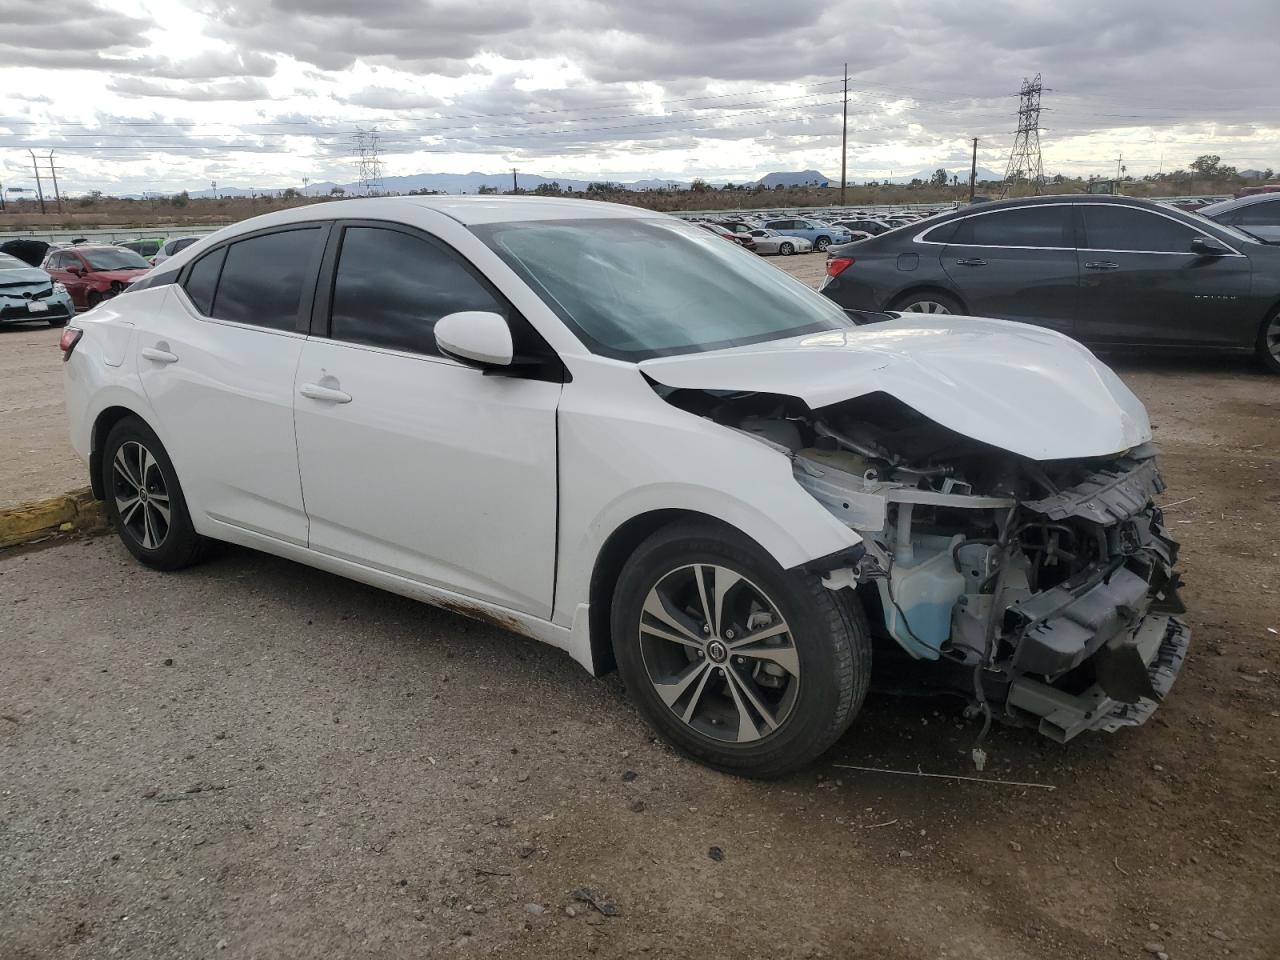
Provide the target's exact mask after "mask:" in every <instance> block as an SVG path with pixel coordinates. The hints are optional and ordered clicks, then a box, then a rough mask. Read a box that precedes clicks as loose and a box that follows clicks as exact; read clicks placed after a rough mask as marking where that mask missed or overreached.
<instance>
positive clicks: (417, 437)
mask: <svg viewBox="0 0 1280 960" xmlns="http://www.w3.org/2000/svg"><path fill="white" fill-rule="evenodd" d="M342 229H343V232H342V237H341V246H340V247H339V250H338V256H337V262H336V266H335V274H334V281H333V285H332V299H331V303H330V304H329V305H328V307H327V309H326V308H325V307H324V306H323V305H322V307H321V310H320V311H319V312H320V313H321V314H322V328H323V329H322V330H321V332H322V333H326V334H327V335H326V336H316V337H312V338H311V339H309V340H308V341H307V343H306V346H305V347H304V348H303V352H302V361H301V363H300V364H299V367H298V376H297V382H296V389H297V396H296V398H295V405H296V407H295V409H296V423H297V435H298V454H299V462H300V467H301V473H302V488H303V494H304V497H305V500H306V507H307V515H308V517H309V520H310V529H311V536H310V546H311V548H312V549H313V550H317V551H320V552H322V553H326V554H330V555H332V556H336V557H341V558H344V559H348V560H353V561H356V562H359V563H362V564H364V565H366V566H369V567H373V568H376V569H379V570H382V571H384V572H388V573H393V574H397V575H400V576H404V577H408V578H410V579H413V580H417V581H419V582H422V583H427V584H431V585H433V586H437V587H441V588H444V589H447V590H452V591H454V592H457V593H461V594H464V595H466V596H469V597H474V598H476V599H480V600H485V601H489V602H492V603H496V604H500V605H502V606H505V607H508V608H510V609H513V610H517V611H520V612H522V613H528V614H532V615H534V616H539V617H549V616H550V614H551V601H552V590H553V587H554V582H555V578H554V574H555V530H556V406H557V404H558V402H559V399H560V390H561V385H560V383H559V382H548V381H545V380H536V379H521V378H517V377H504V376H486V375H485V374H484V372H483V371H481V370H478V369H475V368H473V367H469V366H465V365H463V364H461V363H457V362H455V361H453V360H450V359H448V358H446V357H442V356H440V354H439V352H438V351H437V349H436V345H435V337H434V334H433V332H432V328H433V325H434V323H435V321H436V320H438V319H439V318H440V317H442V316H445V315H446V314H450V313H454V312H457V311H461V310H487V311H494V312H499V313H503V314H505V315H507V316H508V318H509V319H511V320H513V321H514V319H515V318H514V316H513V314H512V308H511V307H510V306H509V305H507V304H506V302H505V301H504V300H503V299H502V298H501V296H500V295H499V294H497V293H496V291H494V290H492V288H491V287H490V286H489V285H488V284H487V283H486V282H485V281H484V280H482V279H481V278H480V277H479V275H478V274H477V273H476V272H475V271H474V270H473V269H472V268H471V267H470V265H469V264H467V263H466V262H465V261H463V260H462V259H461V258H460V257H459V256H458V255H457V254H456V253H454V251H452V250H451V249H449V248H447V247H446V246H445V245H443V244H442V243H440V242H439V241H437V240H436V239H434V238H431V237H428V236H426V235H425V234H422V233H419V232H417V231H415V230H412V229H410V228H407V227H403V228H402V227H393V226H390V225H385V224H384V225H377V224H365V223H353V224H348V225H346V226H345V227H343V228H342ZM322 286H323V285H322Z"/></svg>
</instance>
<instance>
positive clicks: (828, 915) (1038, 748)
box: [0, 257, 1280, 960]
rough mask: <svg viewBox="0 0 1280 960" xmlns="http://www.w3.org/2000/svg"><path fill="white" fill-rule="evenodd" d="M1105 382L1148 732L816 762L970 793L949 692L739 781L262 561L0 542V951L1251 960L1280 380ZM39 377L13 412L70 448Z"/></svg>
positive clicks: (592, 699)
mask: <svg viewBox="0 0 1280 960" xmlns="http://www.w3.org/2000/svg"><path fill="white" fill-rule="evenodd" d="M813 259H814V260H815V262H816V259H817V258H813ZM792 260H794V261H798V262H799V263H801V264H802V265H804V266H806V267H807V266H808V264H807V263H805V260H806V258H799V257H797V258H792ZM784 263H786V261H784ZM787 266H788V267H790V266H791V264H790V263H787ZM819 271H820V264H819ZM50 332H51V331H34V330H33V331H30V332H18V333H8V332H6V333H4V334H3V336H0V348H4V347H7V344H8V343H9V342H10V340H11V339H14V338H17V339H19V340H23V341H25V340H26V339H27V338H32V339H35V338H41V337H47V336H48V334H49V333H50ZM49 346H50V348H52V343H50V344H49ZM54 356H55V357H56V353H55V354H54ZM1118 369H1119V370H1120V372H1121V374H1122V376H1123V377H1124V378H1125V379H1126V381H1127V382H1128V383H1129V384H1130V385H1131V386H1132V387H1133V388H1134V389H1135V390H1136V391H1137V392H1138V393H1139V395H1140V396H1141V397H1142V398H1143V399H1144V401H1146V403H1147V404H1148V406H1149V409H1150V411H1151V415H1152V419H1153V421H1154V422H1155V424H1156V425H1157V427H1158V429H1157V438H1158V440H1159V441H1160V442H1161V443H1162V445H1163V449H1164V470H1165V474H1166V478H1167V479H1168V481H1169V485H1170V489H1169V491H1168V493H1167V494H1166V496H1165V500H1166V502H1168V503H1170V504H1176V505H1173V506H1170V508H1169V512H1168V518H1169V521H1170V525H1171V526H1172V528H1173V530H1174V531H1175V532H1176V533H1177V534H1178V535H1179V536H1180V537H1181V538H1182V540H1183V543H1184V554H1183V563H1182V569H1183V572H1184V575H1185V576H1186V578H1187V581H1188V586H1187V588H1186V590H1185V598H1186V600H1187V603H1188V606H1189V607H1190V611H1191V612H1190V614H1189V619H1190V622H1191V625H1192V627H1193V630H1194V631H1195V640H1194V645H1193V648H1192V653H1191V656H1190V657H1189V659H1188V662H1187V665H1186V667H1185V669H1184V672H1183V676H1182V678H1181V680H1180V682H1179V683H1178V684H1177V685H1176V686H1175V688H1174V691H1173V693H1172V694H1171V696H1170V698H1169V701H1168V703H1166V704H1165V706H1164V707H1163V708H1162V709H1161V711H1160V712H1159V713H1158V714H1157V715H1156V718H1155V719H1154V720H1153V721H1152V722H1151V723H1150V724H1148V725H1147V726H1146V727H1144V728H1141V729H1138V730H1130V731H1124V732H1122V733H1120V734H1117V735H1114V736H1091V737H1085V738H1081V739H1078V740H1077V741H1075V742H1073V743H1071V744H1069V745H1067V746H1065V747H1063V746H1058V745H1055V744H1052V743H1049V742H1047V741H1043V740H1040V739H1038V738H1037V737H1036V736H1034V735H1032V734H1031V733H1029V732H1027V731H1020V730H1006V729H997V730H996V731H995V732H994V734H993V736H992V738H991V740H990V742H989V744H988V747H987V749H988V752H989V754H990V755H991V760H990V761H989V763H988V767H987V770H986V772H985V773H984V776H990V777H999V778H1005V779H1009V780H1017V781H1026V782H1031V783H1039V784H1046V785H1051V786H1054V787H1056V789H1055V790H1054V791H1052V792H1050V791H1047V790H1040V789H1032V788H1020V787H1007V786H997V785H990V784H979V783H969V782H956V781H948V780H938V779H925V778H919V777H910V776H895V775H889V774H882V773H868V772H859V771H852V770H848V769H843V768H840V767H838V766H836V764H858V765H864V766H874V767H881V768H889V769H893V770H905V771H914V770H917V769H919V770H922V771H926V772H940V773H954V774H964V775H967V774H972V773H973V770H972V767H971V765H969V764H968V762H967V759H966V755H967V751H968V747H969V745H970V743H971V741H972V738H973V736H974V733H975V729H974V727H973V726H972V725H970V724H968V723H966V722H965V721H964V720H963V719H962V717H961V716H960V713H959V710H958V707H957V706H956V705H954V704H952V703H950V702H942V701H939V702H935V701H929V700H913V699H905V698H894V697H887V696H873V697H871V698H870V700H869V701H868V704H867V706H866V708H865V709H864V712H863V714H862V716H861V717H860V718H859V720H858V722H857V723H856V724H855V725H854V727H853V728H852V729H851V730H850V732H849V733H848V734H847V735H846V736H845V738H844V739H843V740H842V741H841V742H840V743H839V744H838V745H837V747H836V748H835V750H833V752H832V753H831V754H830V755H829V756H828V757H826V758H825V759H824V761H823V762H822V763H821V764H820V765H819V766H816V767H814V768H812V769H811V770H809V771H807V772H805V773H803V774H800V775H798V776H796V777H793V778H791V779H789V780H786V781H783V782H779V783H772V784H758V783H751V782H745V781H740V780H735V779H732V778H729V777H725V776H722V775H719V774H716V773H713V772H710V771H707V770H705V769H702V768H700V767H697V766H695V765H692V764H690V763H688V762H685V761H681V760H679V759H678V758H677V757H676V756H675V755H673V754H672V753H671V752H670V751H669V750H667V749H666V748H665V747H663V746H662V745H661V744H658V743H655V742H653V741H652V740H651V738H650V737H649V735H648V733H647V731H646V728H645V727H644V726H643V724H642V723H641V721H640V719H639V718H638V716H637V715H636V714H635V713H634V711H633V710H632V709H631V708H630V706H629V705H628V704H627V701H626V700H625V697H624V693H623V691H622V690H621V689H620V687H619V685H618V682H617V680H616V678H609V679H606V680H600V681H597V680H592V679H591V678H589V677H587V676H586V675H585V674H584V673H582V672H581V670H580V669H579V668H577V667H576V666H575V665H573V664H572V663H571V662H570V661H569V660H568V658H566V657H565V656H563V655H562V654H560V653H559V652H557V651H555V650H552V649H550V648H546V647H541V646H539V645H537V644H535V643H533V642H530V641H525V640H523V639H520V638H516V637H513V636H511V635H509V634H505V633H503V632H501V631H499V630H497V629H494V628H492V627H489V626H486V625H481V624H476V623H471V622H468V621H466V620H463V619H460V618H458V617H456V616H454V615H451V614H448V613H445V612H443V611H439V610H435V609H432V608H430V607H426V606H422V605H418V604H415V603H413V602H411V601H407V600H403V599H401V598H398V597H394V596H390V595H387V594H383V593H379V592H377V591H375V590H372V589H369V588H366V587H363V586H360V585H358V584H354V583H350V582H348V581H344V580H341V579H338V578H335V577H332V576H329V575H327V574H324V573H320V572H317V571H313V570H309V569H307V568H304V567H300V566H297V565H295V564H291V563H288V562H285V561H282V560H277V559H274V558H270V557H265V556H261V555H257V554H253V553H251V552H248V551H244V550H240V549H234V548H225V549H223V550H221V551H220V552H219V553H218V554H217V555H216V556H215V557H214V558H213V559H212V560H211V561H210V562H208V563H206V564H204V565H202V566H200V567H197V568H194V569H192V570H189V571H186V572H183V573H181V574H173V575H163V574H157V573H153V572H151V571H149V570H146V569H144V568H142V567H140V566H138V565H137V564H135V563H134V562H133V561H132V560H131V558H129V556H128V554H127V553H126V552H125V551H124V549H123V548H122V547H120V546H119V545H118V543H117V542H116V541H115V540H114V539H113V538H99V539H91V540H70V541H54V542H51V543H47V544H42V545H39V546H37V547H35V548H28V549H26V550H25V551H9V552H7V553H0V642H3V644H4V654H3V657H0V851H3V854H4V855H3V856H2V857H0V958H4V960H10V958H13V960H17V958H24V960H25V958H42V960H43V958H50V957H56V958H88V957H101V956H108V955H113V956H119V957H128V958H148V960H149V958H154V957H177V956H181V957H201V956H209V957H228V958H232V957H270V958H281V957H313V956H317V955H325V956H359V955H378V956H387V955H390V956H402V955H403V956H436V955H458V956H513V957H514V956H520V957H525V956H537V957H542V956H546V957H560V956H581V955H586V954H593V953H594V954H596V955H598V956H628V957H634V956H639V955H644V954H648V955H651V956H664V957H665V956H678V957H680V956H694V955H698V956H701V957H720V956H733V957H744V958H750V957H761V958H766V957H767V958H784V957H786V958H789V957H866V958H873V957H874V958H888V960H894V958H913V960H914V958H920V960H925V958H929V960H933V958H941V957H947V958H973V960H978V958H983V960H1006V958H1008V960H1012V958H1041V957H1044V958H1081V960H1085V958H1088V960H1093V958H1098V957H1111V956H1115V957H1133V958H1141V957H1151V956H1153V955H1155V952H1156V950H1160V951H1162V952H1164V953H1166V954H1167V955H1168V956H1169V957H1171V958H1174V960H1182V958H1196V960H1199V958H1209V957H1231V958H1258V960H1274V958H1275V957H1276V956H1277V955H1280V894H1278V893H1277V889H1280V823H1278V822H1277V821H1278V820H1280V817H1278V816H1277V810H1278V807H1277V791H1278V789H1280V772H1278V771H1280V742H1278V738H1280V652H1278V650H1277V647H1278V645H1280V638H1278V637H1277V636H1276V635H1275V634H1274V633H1272V632H1269V631H1270V630H1276V629H1280V562H1278V561H1277V557H1280V543H1278V542H1277V531H1278V530H1280V493H1277V492H1276V482H1275V481H1276V477H1277V465H1278V461H1280V432H1277V430H1276V422H1277V416H1278V415H1280V379H1277V378H1269V377H1267V376H1265V375H1263V374H1261V373H1258V372H1255V371H1254V369H1253V368H1252V367H1251V366H1250V365H1248V364H1247V363H1241V362H1236V361H1194V360H1190V361H1168V362H1159V363H1157V362H1154V361H1149V360H1136V359H1121V360H1119V361H1118ZM10 382H11V381H9V380H8V379H7V378H6V381H5V383H6V388H5V390H6V398H8V396H9V391H10V386H9V384H10ZM25 389H26V388H25V387H23V388H20V390H19V392H20V393H22V394H23V395H26V394H25ZM60 393H61V391H60V389H58V390H57V393H56V395H55V396H54V397H51V398H48V399H47V403H46V402H44V401H41V400H40V398H39V397H37V396H35V394H34V392H33V394H32V396H31V398H30V399H28V400H26V401H24V402H25V403H27V405H28V407H29V408H30V409H36V410H39V409H44V408H45V407H46V406H47V407H48V409H49V411H51V412H50V413H49V414H48V416H49V417H50V419H54V420H57V421H58V422H57V423H56V425H55V426H52V427H51V428H50V431H49V433H50V435H51V436H54V437H56V439H57V440H58V441H59V442H62V443H63V444H65V441H64V440H62V438H63V437H64V436H65V431H64V428H63V424H62V423H61V416H62V415H61V413H60V412H58V413H57V414H56V416H55V415H54V414H53V413H52V411H53V410H55V409H58V408H59V405H60V403H61V397H60ZM10 436H11V435H6V437H5V442H6V447H5V449H6V450H7V449H10V447H9V446H8V444H9V442H10V439H9V438H10ZM6 459H7V458H6ZM73 462H74V461H73ZM47 476H48V477H55V476H57V471H54V470H51V471H49V473H48V474H47ZM59 482H60V478H59ZM82 482H83V481H82V480H81V479H80V477H79V476H78V475H77V476H75V477H74V479H73V480H72V483H73V484H78V483H82ZM57 489H61V487H58V488H57ZM38 492H53V491H52V490H49V489H48V488H47V487H46V489H45V490H40V491H38ZM1177 501H1185V502H1180V503H1179V502H1177ZM583 888H586V890H588V891H590V895H589V896H588V894H587V893H585V892H582V893H580V894H579V895H580V896H583V897H587V898H588V899H591V898H592V897H593V898H594V899H595V902H596V903H597V904H598V907H599V908H597V907H592V906H591V905H590V904H589V903H586V902H584V901H583V900H581V899H577V898H575V892H578V891H582V890H583ZM570 911H572V915H571V914H570ZM602 911H604V912H602ZM615 911H616V913H615ZM606 912H607V913H613V914H614V915H606Z"/></svg>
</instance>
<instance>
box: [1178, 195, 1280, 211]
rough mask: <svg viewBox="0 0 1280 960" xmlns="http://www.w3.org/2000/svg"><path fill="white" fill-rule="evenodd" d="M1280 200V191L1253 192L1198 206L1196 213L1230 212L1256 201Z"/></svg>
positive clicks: (1249, 205)
mask: <svg viewBox="0 0 1280 960" xmlns="http://www.w3.org/2000/svg"><path fill="white" fill-rule="evenodd" d="M1278 200H1280V193H1251V194H1249V196H1247V197H1234V198H1233V199H1231V200H1219V201H1217V202H1216V203H1209V204H1206V205H1205V206H1203V207H1196V213H1200V214H1206V213H1229V212H1230V211H1232V210H1239V209H1240V208H1241V207H1251V206H1253V205H1254V204H1255V203H1274V202H1276V201H1278Z"/></svg>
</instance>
